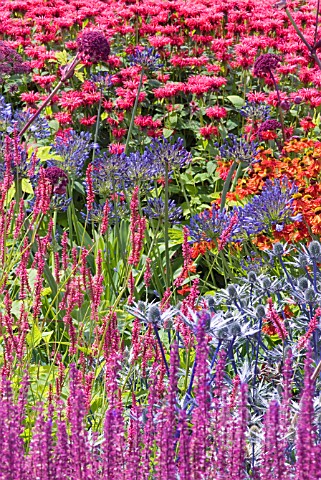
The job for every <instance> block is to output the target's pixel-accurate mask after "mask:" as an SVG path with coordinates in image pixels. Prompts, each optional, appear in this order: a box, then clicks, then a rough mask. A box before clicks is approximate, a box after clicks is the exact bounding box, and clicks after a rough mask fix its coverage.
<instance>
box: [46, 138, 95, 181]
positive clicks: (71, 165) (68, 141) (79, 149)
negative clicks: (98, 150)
mask: <svg viewBox="0 0 321 480" xmlns="http://www.w3.org/2000/svg"><path fill="white" fill-rule="evenodd" d="M92 146H93V144H92V142H91V134H90V133H89V132H80V134H78V133H76V132H75V131H74V130H71V131H69V132H68V134H66V135H64V136H57V137H56V140H55V143H54V144H53V145H52V152H53V153H56V154H57V155H59V156H60V157H61V158H62V160H50V161H49V162H48V166H50V167H51V166H55V167H59V168H62V169H63V170H64V171H65V172H66V173H67V174H68V176H69V178H71V179H75V178H76V177H78V176H80V175H81V174H82V171H83V168H84V165H85V162H86V160H88V158H89V153H90V150H91V149H92Z"/></svg>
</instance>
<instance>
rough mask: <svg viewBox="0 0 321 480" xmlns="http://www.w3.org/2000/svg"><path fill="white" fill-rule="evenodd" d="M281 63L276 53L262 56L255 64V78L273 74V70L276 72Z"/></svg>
mask: <svg viewBox="0 0 321 480" xmlns="http://www.w3.org/2000/svg"><path fill="white" fill-rule="evenodd" d="M279 63H281V58H280V57H279V56H278V55H275V54H274V53H264V54H263V55H260V56H259V57H258V58H257V59H256V61H255V63H254V70H253V73H254V76H255V77H262V75H266V74H268V73H271V71H272V70H275V69H276V68H277V66H278V65H279Z"/></svg>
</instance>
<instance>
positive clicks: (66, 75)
mask: <svg viewBox="0 0 321 480" xmlns="http://www.w3.org/2000/svg"><path fill="white" fill-rule="evenodd" d="M79 62H80V60H79V58H78V55H76V56H75V58H74V59H73V61H72V62H71V64H70V65H69V67H68V69H67V71H66V72H65V73H64V74H63V76H62V77H61V79H60V80H59V82H58V83H57V85H56V86H55V88H54V89H53V90H52V92H51V93H50V94H49V95H48V97H47V98H46V100H44V102H43V103H42V104H41V105H40V107H39V108H38V110H37V111H36V112H35V113H34V114H33V115H32V117H31V118H30V120H29V121H28V122H27V123H26V124H25V126H24V127H23V128H22V130H21V131H20V132H19V137H22V135H23V134H24V133H26V131H27V130H28V129H29V127H30V126H31V125H32V124H33V122H34V121H35V120H36V118H38V116H39V115H40V113H41V112H42V110H43V109H44V108H45V107H46V106H47V105H48V103H49V102H50V101H51V99H52V97H53V96H54V95H56V93H57V92H58V91H59V89H60V88H61V86H62V85H63V84H64V83H65V81H66V80H68V78H70V77H71V76H72V74H73V72H74V70H75V67H76V65H77V64H78V63H79Z"/></svg>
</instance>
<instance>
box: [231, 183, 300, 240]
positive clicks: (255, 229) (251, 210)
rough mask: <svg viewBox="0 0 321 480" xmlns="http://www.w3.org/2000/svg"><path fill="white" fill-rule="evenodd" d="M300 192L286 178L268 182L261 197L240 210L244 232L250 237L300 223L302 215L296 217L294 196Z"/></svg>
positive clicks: (255, 198)
mask: <svg viewBox="0 0 321 480" xmlns="http://www.w3.org/2000/svg"><path fill="white" fill-rule="evenodd" d="M297 191H298V188H297V187H296V185H295V184H294V183H291V182H289V180H288V179H287V178H286V177H283V178H282V179H281V180H280V179H275V180H274V182H272V181H271V180H267V181H266V182H265V185H264V187H263V190H262V193H261V194H260V195H255V197H253V198H252V200H251V201H250V202H249V203H248V204H247V205H245V207H243V208H241V209H240V210H239V221H240V225H241V227H242V230H243V231H245V232H246V233H247V234H248V235H253V234H255V235H257V234H259V233H261V232H269V231H270V230H271V229H272V228H273V227H275V229H276V230H277V231H282V230H283V228H284V225H285V224H287V223H290V222H294V221H298V220H300V219H301V215H294V210H293V206H292V203H293V200H294V198H293V195H294V193H296V192H297Z"/></svg>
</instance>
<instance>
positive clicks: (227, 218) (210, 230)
mask: <svg viewBox="0 0 321 480" xmlns="http://www.w3.org/2000/svg"><path fill="white" fill-rule="evenodd" d="M233 213H235V212H226V210H225V209H224V210H223V211H222V212H221V211H220V210H219V208H218V207H217V205H213V206H212V207H211V208H210V209H208V210H204V211H203V212H201V213H199V214H197V215H194V216H193V217H192V218H191V220H190V224H189V225H188V226H187V228H188V231H189V236H190V237H191V241H192V242H203V241H206V242H211V241H213V240H214V241H218V239H219V238H220V237H221V235H222V233H223V232H224V230H226V229H227V228H228V227H229V226H230V225H231V218H232V216H233ZM238 229H239V226H238V224H235V225H233V226H232V229H231V232H230V237H229V241H230V240H232V238H233V236H234V234H235V233H236V232H237V231H238Z"/></svg>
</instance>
